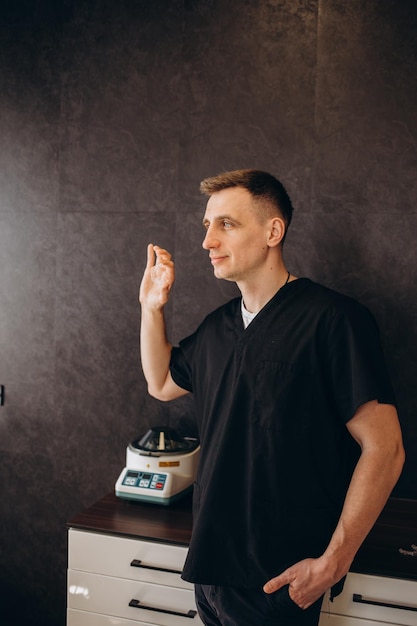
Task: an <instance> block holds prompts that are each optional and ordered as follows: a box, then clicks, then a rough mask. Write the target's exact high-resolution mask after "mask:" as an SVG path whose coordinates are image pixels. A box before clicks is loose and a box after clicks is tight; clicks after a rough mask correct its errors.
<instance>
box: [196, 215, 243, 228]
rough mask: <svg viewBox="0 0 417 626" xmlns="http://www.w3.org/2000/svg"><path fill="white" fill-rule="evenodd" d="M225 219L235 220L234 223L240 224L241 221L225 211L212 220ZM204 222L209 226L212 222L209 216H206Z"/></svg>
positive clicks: (219, 220)
mask: <svg viewBox="0 0 417 626" xmlns="http://www.w3.org/2000/svg"><path fill="white" fill-rule="evenodd" d="M223 220H228V221H229V222H233V223H234V224H240V222H239V221H238V220H237V219H236V218H235V217H232V216H231V215H228V214H227V213H225V214H224V215H216V217H215V218H214V219H213V220H212V221H213V222H222V221H223ZM202 224H203V226H207V224H210V220H209V219H208V218H207V217H204V218H203V222H202Z"/></svg>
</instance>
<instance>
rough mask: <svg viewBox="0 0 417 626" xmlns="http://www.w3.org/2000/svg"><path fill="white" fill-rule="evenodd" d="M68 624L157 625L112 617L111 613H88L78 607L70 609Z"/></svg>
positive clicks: (88, 625)
mask: <svg viewBox="0 0 417 626" xmlns="http://www.w3.org/2000/svg"><path fill="white" fill-rule="evenodd" d="M67 626H155V624H150V623H149V622H136V621H134V622H132V620H130V619H123V618H121V617H110V616H109V615H100V614H99V613H87V612H86V611H77V609H68V611H67Z"/></svg>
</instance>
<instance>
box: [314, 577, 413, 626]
mask: <svg viewBox="0 0 417 626" xmlns="http://www.w3.org/2000/svg"><path fill="white" fill-rule="evenodd" d="M387 605H388V606H387ZM327 610H329V611H330V613H331V614H335V613H336V614H338V615H348V616H349V617H356V618H358V617H360V618H364V619H367V620H370V621H371V623H372V620H375V621H381V622H386V623H388V624H399V625H401V626H402V625H404V626H415V625H416V624H417V582H414V581H411V580H400V579H397V578H385V577H383V576H370V575H368V574H356V573H353V572H352V573H349V574H348V575H347V578H346V582H345V587H344V589H343V593H341V595H340V596H337V598H335V600H334V602H328V601H327V597H326V598H325V599H324V603H323V615H326V611H327ZM325 623H326V622H325V621H323V624H325ZM342 623H343V622H342ZM352 623H354V622H352ZM349 624H350V623H349Z"/></svg>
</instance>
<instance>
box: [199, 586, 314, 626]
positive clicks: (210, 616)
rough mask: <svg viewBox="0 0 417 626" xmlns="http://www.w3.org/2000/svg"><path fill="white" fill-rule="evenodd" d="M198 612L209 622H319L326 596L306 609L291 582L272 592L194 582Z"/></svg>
mask: <svg viewBox="0 0 417 626" xmlns="http://www.w3.org/2000/svg"><path fill="white" fill-rule="evenodd" d="M195 598H196V603H197V609H198V613H199V615H200V618H201V620H202V621H203V623H204V624H206V626H317V624H318V623H319V619H320V608H321V604H322V601H323V598H320V599H319V600H317V601H316V602H315V603H314V604H313V605H312V606H310V607H309V608H308V609H306V610H303V609H300V607H299V606H298V605H297V604H295V602H293V600H292V599H291V597H290V595H289V593H288V586H286V587H282V588H281V589H279V590H278V591H276V592H275V593H273V594H267V593H265V592H264V591H263V590H262V589H258V588H255V589H245V588H239V587H217V586H213V585H197V584H196V585H195Z"/></svg>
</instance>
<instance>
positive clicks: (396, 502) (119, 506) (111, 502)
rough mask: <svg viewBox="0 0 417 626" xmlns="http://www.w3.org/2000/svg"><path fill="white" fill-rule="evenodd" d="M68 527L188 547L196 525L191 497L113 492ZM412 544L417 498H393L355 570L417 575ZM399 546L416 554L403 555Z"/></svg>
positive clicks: (416, 539)
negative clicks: (161, 501)
mask: <svg viewBox="0 0 417 626" xmlns="http://www.w3.org/2000/svg"><path fill="white" fill-rule="evenodd" d="M68 526H69V527H71V528H78V529H82V530H89V531H92V532H101V533H107V534H111V535H120V536H124V537H130V538H132V537H133V538H137V539H146V540H152V541H161V542H165V543H172V544H177V545H185V546H186V545H188V543H189V541H190V537H191V528H192V515H191V496H186V497H185V498H183V499H182V500H179V501H178V502H176V503H174V504H173V505H171V506H161V505H158V504H149V503H145V502H135V501H130V500H122V499H121V498H118V497H116V496H115V494H114V493H110V494H108V495H107V496H105V497H104V498H102V499H101V500H98V502H96V503H95V504H93V505H92V506H90V507H89V508H87V509H86V510H85V511H83V512H81V513H79V514H78V515H76V516H75V517H73V518H72V519H71V520H70V521H69V522H68ZM412 545H415V546H417V500H405V499H401V498H391V499H390V500H389V501H388V503H387V505H386V506H385V508H384V510H383V511H382V513H381V515H380V517H379V519H378V520H377V522H376V524H375V526H374V528H373V529H372V530H371V532H370V533H369V535H368V537H367V538H366V540H365V542H364V543H363V545H362V547H361V549H360V550H359V552H358V554H357V555H356V558H355V560H354V562H353V564H352V567H351V571H353V572H360V573H363V574H374V575H377V576H392V577H395V578H406V579H410V580H417V550H416V551H414V550H413V548H412V547H411V546H412ZM400 549H402V550H405V551H408V552H411V555H410V554H409V555H407V554H402V553H401V552H400ZM412 555H414V556H412Z"/></svg>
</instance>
